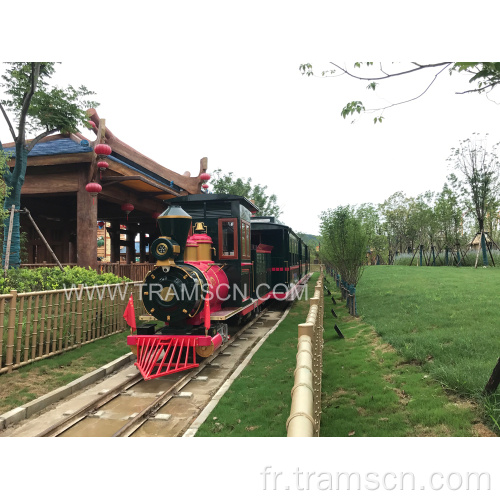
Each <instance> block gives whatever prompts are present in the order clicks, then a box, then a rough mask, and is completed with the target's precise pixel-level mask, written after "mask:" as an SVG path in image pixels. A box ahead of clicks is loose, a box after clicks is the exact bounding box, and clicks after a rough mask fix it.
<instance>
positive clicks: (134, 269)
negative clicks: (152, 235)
mask: <svg viewBox="0 0 500 500" xmlns="http://www.w3.org/2000/svg"><path fill="white" fill-rule="evenodd" d="M154 267H155V264H151V263H149V262H138V263H135V264H122V263H121V262H98V272H99V273H100V274H102V273H113V274H114V275H116V276H120V277H122V278H130V279H131V280H132V281H144V278H145V277H146V274H148V273H149V271H151V270H152V269H153V268H154Z"/></svg>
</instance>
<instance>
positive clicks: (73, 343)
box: [0, 282, 144, 374]
mask: <svg viewBox="0 0 500 500" xmlns="http://www.w3.org/2000/svg"><path fill="white" fill-rule="evenodd" d="M138 284H142V282H137V283H131V282H129V283H120V284H115V285H101V286H94V287H83V286H82V285H80V286H79V287H78V288H71V289H66V290H48V291H43V292H29V293H17V292H16V291H15V290H13V291H11V293H8V294H4V295H0V374H1V373H6V372H11V371H12V370H13V369H16V368H19V367H21V366H24V365H26V364H28V363H33V362H34V361H38V360H40V359H45V358H47V357H50V356H53V355H55V354H59V353H61V352H65V351H68V350H71V349H75V348H78V347H80V346H82V345H84V344H87V343H89V342H93V341H94V340H97V339H100V338H104V337H108V336H109V335H112V334H114V333H118V332H121V331H123V330H124V329H126V328H127V324H126V322H125V320H124V319H123V313H124V311H125V307H126V305H127V302H128V299H129V297H130V294H131V293H132V294H133V298H134V309H135V312H136V317H138V316H139V315H140V314H142V313H143V312H144V311H143V306H142V302H141V300H140V286H137V285H138Z"/></svg>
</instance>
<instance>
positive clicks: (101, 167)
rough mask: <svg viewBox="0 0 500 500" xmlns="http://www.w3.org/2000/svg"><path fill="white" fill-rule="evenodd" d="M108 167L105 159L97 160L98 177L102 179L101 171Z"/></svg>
mask: <svg viewBox="0 0 500 500" xmlns="http://www.w3.org/2000/svg"><path fill="white" fill-rule="evenodd" d="M108 167H109V163H108V162H107V161H98V162H97V168H98V169H99V170H100V178H101V180H102V173H103V172H104V171H105V170H106V169H107V168H108Z"/></svg>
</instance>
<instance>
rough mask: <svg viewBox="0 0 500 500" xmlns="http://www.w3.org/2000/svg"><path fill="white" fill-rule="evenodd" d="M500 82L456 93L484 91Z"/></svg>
mask: <svg viewBox="0 0 500 500" xmlns="http://www.w3.org/2000/svg"><path fill="white" fill-rule="evenodd" d="M499 83H500V82H494V83H490V84H489V85H486V86H484V87H481V88H480V89H471V90H464V91H463V92H455V94H459V95H463V94H471V93H473V92H483V91H484V90H486V89H489V88H493V87H496V86H497V85H498V84H499Z"/></svg>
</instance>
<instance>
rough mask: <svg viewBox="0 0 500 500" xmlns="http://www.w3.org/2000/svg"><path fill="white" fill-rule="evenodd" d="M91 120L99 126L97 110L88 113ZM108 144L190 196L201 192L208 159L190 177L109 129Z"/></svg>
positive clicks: (203, 160)
mask: <svg viewBox="0 0 500 500" xmlns="http://www.w3.org/2000/svg"><path fill="white" fill-rule="evenodd" d="M88 114H89V116H90V119H91V120H92V121H93V122H94V123H95V124H96V125H97V126H99V122H100V119H99V115H98V114H97V112H96V110H95V109H91V110H89V111H88ZM106 143H107V144H108V145H109V146H111V148H112V150H113V151H115V152H116V153H118V154H121V155H123V156H125V158H128V159H130V160H132V161H134V162H136V163H138V164H139V165H142V166H144V167H145V168H147V169H148V170H150V171H151V172H154V173H155V174H158V175H160V176H161V177H164V178H165V179H168V180H171V181H174V183H175V184H177V185H178V186H179V187H181V188H183V189H185V190H186V191H187V192H188V193H190V194H196V193H200V192H201V185H202V184H203V181H202V180H201V179H200V177H199V176H200V174H201V173H203V172H205V171H206V167H207V159H206V158H203V159H202V160H201V162H200V171H199V173H198V175H197V176H196V177H188V176H187V175H181V174H178V173H177V172H174V171H173V170H170V169H168V168H166V167H163V166H162V165H160V164H159V163H156V162H155V161H153V160H151V158H148V157H147V156H145V155H143V154H142V153H139V151H136V150H135V149H134V148H132V147H130V146H129V145H128V144H125V143H124V142H122V141H120V139H118V138H117V137H116V136H114V135H113V134H112V133H111V131H110V130H109V128H107V129H106Z"/></svg>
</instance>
